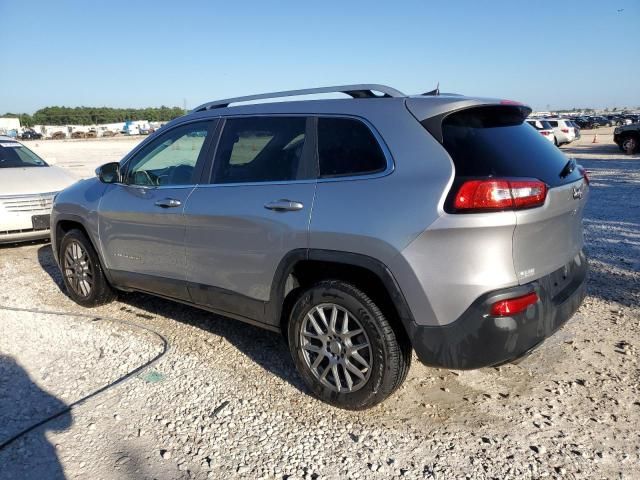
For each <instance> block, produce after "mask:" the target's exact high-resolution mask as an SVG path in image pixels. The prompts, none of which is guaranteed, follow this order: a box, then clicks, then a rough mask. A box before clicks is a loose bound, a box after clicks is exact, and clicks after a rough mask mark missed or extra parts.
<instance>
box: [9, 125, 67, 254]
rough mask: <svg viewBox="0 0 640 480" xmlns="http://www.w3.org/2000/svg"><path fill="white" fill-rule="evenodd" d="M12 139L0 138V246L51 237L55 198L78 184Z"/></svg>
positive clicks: (65, 173) (64, 172) (62, 171)
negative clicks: (50, 225)
mask: <svg viewBox="0 0 640 480" xmlns="http://www.w3.org/2000/svg"><path fill="white" fill-rule="evenodd" d="M75 180H76V179H75V178H74V177H73V176H71V175H70V174H69V173H67V172H66V171H64V170H62V169H60V168H58V167H52V166H49V165H48V164H47V163H46V162H45V161H44V160H42V159H41V158H40V157H39V156H38V155H36V154H35V153H33V152H32V151H31V150H29V149H28V148H27V147H25V146H24V145H23V144H22V143H20V142H16V141H15V140H14V139H13V138H11V137H0V243H13V242H19V241H23V240H36V239H40V238H47V237H49V215H50V213H51V206H52V204H53V197H54V196H55V195H56V193H58V192H59V191H60V190H62V189H64V188H66V187H68V186H69V185H71V184H72V183H74V182H75Z"/></svg>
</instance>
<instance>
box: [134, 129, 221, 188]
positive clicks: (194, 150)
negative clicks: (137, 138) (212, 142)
mask: <svg viewBox="0 0 640 480" xmlns="http://www.w3.org/2000/svg"><path fill="white" fill-rule="evenodd" d="M208 126H209V124H208V123H204V122H201V123H193V124H189V125H185V126H183V127H178V128H175V129H173V130H170V131H168V132H166V133H165V134H164V135H162V136H161V137H159V138H157V139H156V140H155V141H153V142H152V143H151V144H150V145H148V146H147V147H145V148H144V149H143V150H142V151H141V152H140V153H138V154H137V155H136V156H135V157H134V158H133V159H132V160H131V161H130V162H129V164H128V166H127V172H126V174H125V183H128V184H130V185H148V186H168V185H191V184H192V183H194V179H193V175H194V171H195V166H196V163H197V161H198V156H199V155H200V151H201V150H202V147H203V146H204V142H205V139H206V137H207V131H208Z"/></svg>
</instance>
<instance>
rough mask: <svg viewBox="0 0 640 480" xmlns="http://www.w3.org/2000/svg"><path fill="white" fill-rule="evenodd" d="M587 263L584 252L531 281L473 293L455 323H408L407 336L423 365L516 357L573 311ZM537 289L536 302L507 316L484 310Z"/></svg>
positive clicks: (471, 364)
mask: <svg viewBox="0 0 640 480" xmlns="http://www.w3.org/2000/svg"><path fill="white" fill-rule="evenodd" d="M587 272H588V264H587V260H586V257H585V255H584V253H583V252H580V253H579V254H578V255H577V256H576V257H575V258H574V260H572V261H571V262H570V263H568V264H567V265H565V266H564V267H562V268H560V269H558V270H556V271H555V272H553V273H551V274H549V275H547V276H545V277H542V278H540V279H538V280H536V281H534V282H531V283H528V284H526V285H520V286H517V287H512V288H506V289H502V290H496V291H493V292H490V293H488V294H485V295H483V296H481V297H480V298H478V299H477V300H476V301H475V302H474V303H473V304H472V305H471V306H470V307H469V308H468V309H467V310H466V311H465V312H464V313H463V314H462V315H461V316H460V318H458V319H457V320H456V321H455V322H453V323H451V324H449V325H446V326H441V327H432V326H420V325H416V324H415V323H414V324H413V325H412V327H411V330H412V331H411V332H409V334H410V338H411V340H412V343H413V347H414V349H415V350H416V354H417V355H418V358H419V359H420V361H421V362H422V363H424V364H426V365H430V366H436V367H444V368H454V369H472V368H481V367H487V366H492V365H499V364H502V363H506V362H509V361H512V360H515V359H517V358H519V357H521V356H523V355H525V354H526V353H528V352H529V351H530V350H531V349H532V348H534V347H536V346H537V345H539V344H540V343H542V342H543V341H544V340H545V338H547V337H549V336H550V335H552V334H553V333H554V332H555V331H556V330H558V329H559V328H560V327H562V325H564V324H565V323H566V322H567V320H569V319H570V318H571V316H572V315H573V314H574V313H575V312H576V310H577V309H578V307H579V306H580V304H581V303H582V300H583V299H584V295H585V286H586V280H587ZM531 292H536V293H537V295H538V297H539V299H540V301H539V302H537V303H536V304H535V305H532V306H531V307H529V308H528V309H527V310H525V311H524V312H522V313H520V314H518V315H513V316H511V317H493V316H491V315H489V312H490V310H491V305H493V304H494V303H495V302H497V301H500V300H504V299H506V298H513V297H518V296H521V295H526V294H528V293H531Z"/></svg>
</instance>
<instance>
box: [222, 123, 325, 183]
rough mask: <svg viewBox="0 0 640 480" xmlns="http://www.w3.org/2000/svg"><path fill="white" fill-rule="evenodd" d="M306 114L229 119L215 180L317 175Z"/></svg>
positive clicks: (277, 179)
mask: <svg viewBox="0 0 640 480" xmlns="http://www.w3.org/2000/svg"><path fill="white" fill-rule="evenodd" d="M307 123H308V120H307V118H306V117H262V116H261V117H245V118H229V119H227V120H226V122H225V125H224V130H223V132H222V137H221V138H220V142H219V144H218V148H217V151H216V157H215V160H214V167H213V183H253V182H280V181H292V180H307V179H312V178H316V172H317V168H316V167H315V161H314V158H313V154H312V152H311V151H309V148H308V144H309V142H308V141H307Z"/></svg>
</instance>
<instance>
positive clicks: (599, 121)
mask: <svg viewBox="0 0 640 480" xmlns="http://www.w3.org/2000/svg"><path fill="white" fill-rule="evenodd" d="M591 123H592V124H593V126H594V127H595V128H598V127H610V126H611V120H609V119H608V118H606V117H601V116H595V117H591Z"/></svg>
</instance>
